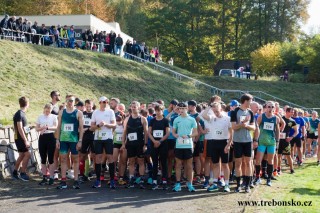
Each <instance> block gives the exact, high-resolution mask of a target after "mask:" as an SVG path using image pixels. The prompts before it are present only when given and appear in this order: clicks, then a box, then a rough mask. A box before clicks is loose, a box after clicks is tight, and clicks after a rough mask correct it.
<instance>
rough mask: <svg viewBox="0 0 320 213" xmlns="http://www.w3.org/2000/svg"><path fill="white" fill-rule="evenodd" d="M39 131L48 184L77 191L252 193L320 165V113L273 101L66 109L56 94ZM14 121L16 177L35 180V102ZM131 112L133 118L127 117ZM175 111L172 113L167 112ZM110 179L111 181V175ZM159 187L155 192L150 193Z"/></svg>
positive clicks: (103, 101) (70, 105) (79, 104)
mask: <svg viewBox="0 0 320 213" xmlns="http://www.w3.org/2000/svg"><path fill="white" fill-rule="evenodd" d="M50 95H51V99H52V100H51V102H50V103H48V104H45V106H44V110H43V112H42V113H41V112H39V114H40V116H39V118H38V119H37V122H36V127H35V128H36V130H37V131H38V132H39V152H40V156H41V171H42V175H43V179H42V181H41V182H40V183H39V184H40V185H54V183H55V181H58V180H60V183H59V185H58V186H57V189H66V188H68V185H67V179H73V180H74V182H73V186H72V187H73V188H74V189H79V188H80V185H81V183H83V182H87V181H92V187H93V188H99V187H101V186H102V185H104V187H105V186H107V187H110V188H111V189H115V188H117V187H118V188H121V187H126V188H134V187H139V188H142V189H144V188H145V187H148V188H151V189H152V190H156V189H163V190H168V189H170V190H172V191H175V192H178V191H181V187H182V185H183V184H184V183H186V186H187V190H188V191H190V192H194V191H195V190H196V189H195V187H194V186H197V187H196V188H200V187H199V186H201V188H203V189H206V190H207V191H209V192H213V191H218V190H222V191H224V192H230V190H231V188H230V184H231V183H234V184H235V187H234V189H233V190H234V191H235V192H241V191H244V192H246V193H249V192H250V189H251V188H253V187H255V186H256V185H259V184H261V183H262V179H265V180H266V184H267V185H268V186H271V185H272V181H273V180H276V179H277V176H278V175H280V174H281V173H282V172H283V170H282V167H283V166H284V165H285V164H287V166H288V167H289V168H290V170H285V171H288V172H289V173H291V174H293V173H294V164H296V166H301V165H302V164H303V161H304V159H305V158H308V157H316V156H317V161H318V164H320V163H319V160H320V154H318V155H317V153H318V152H319V149H320V148H319V147H320V146H317V143H318V129H319V127H320V121H319V119H318V114H317V112H315V111H313V112H311V115H309V113H308V112H307V111H305V112H304V111H302V110H301V109H296V108H292V107H290V106H284V107H283V108H280V106H279V103H277V102H273V101H268V102H266V103H264V104H263V105H260V104H259V103H257V102H254V101H253V97H252V96H251V95H250V94H244V95H242V97H241V98H240V100H239V101H240V103H239V102H238V101H237V100H232V101H231V103H228V104H225V103H224V102H222V100H221V98H220V97H219V96H212V97H211V98H210V100H209V101H208V102H207V103H197V102H196V101H195V100H190V101H186V102H179V101H178V100H175V99H173V100H172V101H171V102H170V103H169V104H168V105H165V103H164V102H163V101H162V100H157V101H155V102H152V103H148V104H143V103H139V102H138V101H132V102H131V104H130V105H129V106H125V105H124V104H122V103H121V102H120V100H119V99H118V98H111V99H108V98H107V97H104V96H103V97H100V98H99V102H97V103H94V102H93V101H92V100H91V99H88V100H85V101H84V102H83V101H81V100H80V99H79V98H77V97H75V96H74V95H66V96H65V103H63V104H60V101H61V99H62V98H61V96H60V93H59V92H58V91H53V92H51V94H50ZM19 104H20V110H18V111H17V112H16V113H15V115H14V118H13V121H14V129H15V143H16V146H17V149H18V152H19V158H18V159H17V162H16V165H15V170H14V172H13V177H14V178H16V179H21V180H23V181H28V180H29V176H28V175H27V174H26V167H27V164H28V161H29V159H30V152H29V148H30V142H29V141H28V139H27V137H26V135H27V133H29V131H30V128H29V125H28V122H27V118H26V117H27V116H26V111H27V108H28V107H29V100H28V98H26V97H21V98H20V99H19ZM126 107H128V109H126ZM166 107H167V108H166ZM107 173H108V174H109V175H107ZM148 185H149V186H148Z"/></svg>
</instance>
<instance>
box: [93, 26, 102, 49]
mask: <svg viewBox="0 0 320 213" xmlns="http://www.w3.org/2000/svg"><path fill="white" fill-rule="evenodd" d="M93 41H94V42H95V45H98V43H100V42H101V41H100V36H99V30H96V33H95V34H94V35H93ZM97 48H98V46H97ZM98 51H99V50H98Z"/></svg>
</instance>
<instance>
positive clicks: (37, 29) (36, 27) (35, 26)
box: [31, 21, 40, 44]
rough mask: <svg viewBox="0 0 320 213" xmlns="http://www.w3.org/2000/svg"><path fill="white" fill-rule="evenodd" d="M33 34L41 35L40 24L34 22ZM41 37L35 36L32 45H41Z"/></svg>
mask: <svg viewBox="0 0 320 213" xmlns="http://www.w3.org/2000/svg"><path fill="white" fill-rule="evenodd" d="M31 30H32V33H33V34H40V28H39V26H38V22H36V21H35V22H34V24H33V25H32V27H31ZM39 41H40V36H39V35H33V39H32V43H33V44H39Z"/></svg>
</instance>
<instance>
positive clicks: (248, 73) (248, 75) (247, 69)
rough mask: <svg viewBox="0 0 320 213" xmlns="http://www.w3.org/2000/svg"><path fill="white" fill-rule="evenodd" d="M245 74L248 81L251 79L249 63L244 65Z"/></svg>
mask: <svg viewBox="0 0 320 213" xmlns="http://www.w3.org/2000/svg"><path fill="white" fill-rule="evenodd" d="M246 72H247V79H250V77H251V66H250V64H249V63H248V64H247V65H246Z"/></svg>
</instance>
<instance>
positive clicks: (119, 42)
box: [116, 34, 123, 56]
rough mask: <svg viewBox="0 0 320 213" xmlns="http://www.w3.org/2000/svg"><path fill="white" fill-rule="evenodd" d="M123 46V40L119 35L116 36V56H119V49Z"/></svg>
mask: <svg viewBox="0 0 320 213" xmlns="http://www.w3.org/2000/svg"><path fill="white" fill-rule="evenodd" d="M122 45H123V39H122V38H121V36H120V34H118V37H117V38H116V54H117V55H119V56H121V49H122Z"/></svg>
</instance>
